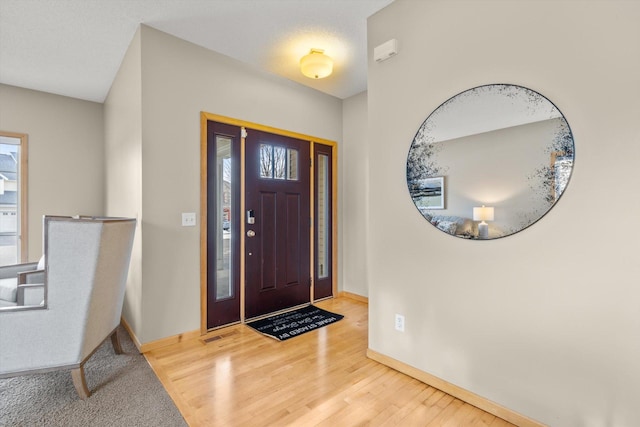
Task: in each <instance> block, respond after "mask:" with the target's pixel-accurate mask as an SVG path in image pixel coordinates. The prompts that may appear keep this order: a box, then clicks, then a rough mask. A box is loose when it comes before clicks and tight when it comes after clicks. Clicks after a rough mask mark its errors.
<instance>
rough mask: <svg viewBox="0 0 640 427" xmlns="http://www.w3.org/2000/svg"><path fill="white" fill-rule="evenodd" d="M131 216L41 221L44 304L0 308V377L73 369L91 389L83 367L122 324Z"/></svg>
mask: <svg viewBox="0 0 640 427" xmlns="http://www.w3.org/2000/svg"><path fill="white" fill-rule="evenodd" d="M135 225H136V220H135V219H122V218H101V219H73V218H66V217H45V218H44V245H45V249H44V252H45V268H44V271H45V272H44V295H45V298H44V304H42V305H37V306H36V307H31V308H26V307H20V306H14V307H5V308H2V309H0V378H6V377H12V376H17V375H23V374H28V373H38V372H47V371H52V370H59V369H69V370H71V376H72V378H73V383H74V386H75V387H76V390H77V391H78V394H79V395H80V397H81V398H83V399H85V398H87V397H89V395H90V394H91V393H90V392H89V389H88V388H87V384H86V381H85V377H84V364H85V362H86V361H87V360H88V359H89V358H90V357H91V355H92V354H93V353H94V351H95V350H96V349H97V348H98V346H100V344H101V343H102V342H103V341H105V340H106V339H107V338H109V337H111V342H112V344H113V347H114V350H115V351H116V353H121V352H122V350H121V349H120V343H119V341H118V336H117V334H116V328H117V327H118V325H119V324H120V316H121V312H122V303H123V299H124V291H125V285H126V280H127V274H128V270H129V260H130V257H131V248H132V245H133V237H134V233H135Z"/></svg>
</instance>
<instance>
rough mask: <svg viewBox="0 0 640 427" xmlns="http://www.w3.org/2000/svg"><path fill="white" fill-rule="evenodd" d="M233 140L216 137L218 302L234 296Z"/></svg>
mask: <svg viewBox="0 0 640 427" xmlns="http://www.w3.org/2000/svg"><path fill="white" fill-rule="evenodd" d="M232 142H233V139H232V138H229V137H227V136H222V135H216V153H217V155H216V178H217V179H216V183H217V185H216V200H217V202H218V203H216V206H218V207H219V208H218V209H217V227H216V229H217V233H216V234H217V237H216V257H217V259H216V265H217V268H216V300H223V299H227V298H231V297H233V296H234V295H233V274H232V272H233V265H232V261H233V257H232V254H233V240H232V239H231V222H232V218H233V217H232V215H231V206H232V197H233V194H234V193H233V188H234V187H235V186H236V185H238V183H235V182H233V179H232V178H233V173H232V163H231V143H232Z"/></svg>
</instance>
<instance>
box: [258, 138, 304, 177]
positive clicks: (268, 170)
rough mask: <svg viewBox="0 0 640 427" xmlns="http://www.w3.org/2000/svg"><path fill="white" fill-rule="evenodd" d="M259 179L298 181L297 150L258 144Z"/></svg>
mask: <svg viewBox="0 0 640 427" xmlns="http://www.w3.org/2000/svg"><path fill="white" fill-rule="evenodd" d="M260 178H267V179H280V180H287V181H297V180H298V150H295V149H293V148H285V147H279V146H277V145H271V144H260Z"/></svg>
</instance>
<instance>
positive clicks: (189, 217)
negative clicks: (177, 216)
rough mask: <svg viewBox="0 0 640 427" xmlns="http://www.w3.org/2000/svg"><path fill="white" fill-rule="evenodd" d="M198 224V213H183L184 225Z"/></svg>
mask: <svg viewBox="0 0 640 427" xmlns="http://www.w3.org/2000/svg"><path fill="white" fill-rule="evenodd" d="M195 225H196V213H195V212H186V213H185V212H183V213H182V226H183V227H195Z"/></svg>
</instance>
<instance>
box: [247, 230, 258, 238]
mask: <svg viewBox="0 0 640 427" xmlns="http://www.w3.org/2000/svg"><path fill="white" fill-rule="evenodd" d="M255 235H256V232H255V231H253V230H249V231H247V237H255Z"/></svg>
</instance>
